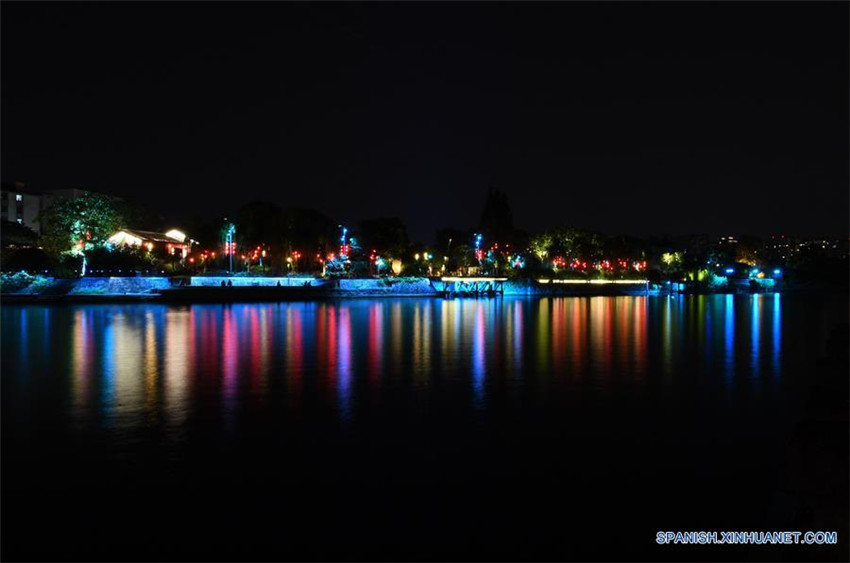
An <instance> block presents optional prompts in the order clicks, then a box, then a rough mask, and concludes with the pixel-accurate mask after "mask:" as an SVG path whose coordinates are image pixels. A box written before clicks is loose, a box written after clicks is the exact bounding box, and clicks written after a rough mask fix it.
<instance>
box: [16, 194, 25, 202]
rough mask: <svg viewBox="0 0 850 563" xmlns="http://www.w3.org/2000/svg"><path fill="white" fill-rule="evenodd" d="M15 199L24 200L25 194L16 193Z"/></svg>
mask: <svg viewBox="0 0 850 563" xmlns="http://www.w3.org/2000/svg"><path fill="white" fill-rule="evenodd" d="M15 201H24V196H22V195H21V194H15Z"/></svg>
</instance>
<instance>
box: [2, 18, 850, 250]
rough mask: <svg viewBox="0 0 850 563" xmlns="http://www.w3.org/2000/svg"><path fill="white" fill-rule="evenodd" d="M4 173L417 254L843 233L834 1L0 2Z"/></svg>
mask: <svg viewBox="0 0 850 563" xmlns="http://www.w3.org/2000/svg"><path fill="white" fill-rule="evenodd" d="M0 9H2V175H3V179H4V180H6V181H14V180H18V181H23V182H26V183H28V184H30V185H31V186H32V187H33V188H35V189H50V188H66V187H81V188H89V189H93V190H98V191H104V192H107V193H112V194H115V195H119V196H123V197H129V198H135V199H137V200H139V201H141V202H143V203H148V204H152V205H154V206H156V207H157V208H160V209H162V210H163V211H164V212H165V214H166V215H167V216H168V217H169V218H172V219H174V220H175V221H179V220H180V219H181V218H183V217H186V216H188V214H191V213H197V214H203V215H209V216H211V217H212V216H214V215H222V214H233V213H234V211H235V210H236V209H237V208H238V207H239V206H240V205H241V204H243V203H246V202H248V201H250V200H252V199H265V200H269V201H273V202H275V203H278V204H280V205H281V206H288V205H297V206H306V207H314V208H317V209H319V210H321V211H323V212H325V213H327V214H328V215H330V216H332V217H334V218H337V219H340V220H345V221H350V222H352V223H354V222H356V221H357V220H359V219H361V218H369V217H378V216H395V215H397V216H400V217H401V218H402V219H403V220H404V221H405V222H406V223H407V224H408V227H409V230H410V232H411V235H412V237H413V238H415V239H419V240H423V241H426V242H428V241H430V240H431V239H432V238H433V236H434V232H435V230H436V229H437V228H440V227H445V226H451V227H457V228H472V227H474V226H475V224H476V223H477V220H478V217H479V214H480V211H481V207H482V199H483V197H484V195H485V193H486V190H487V188H488V187H491V186H493V187H497V188H500V189H503V190H505V191H506V192H507V193H508V196H509V199H510V202H511V205H512V207H513V211H514V217H515V222H516V223H517V225H518V226H519V227H522V228H525V229H528V230H537V229H540V228H543V227H549V226H555V225H559V224H567V225H573V226H578V227H586V228H591V229H595V230H600V231H604V232H624V233H631V234H635V235H640V236H645V235H648V234H663V233H669V234H681V233H690V232H707V233H714V234H725V233H735V234H740V233H752V234H757V235H767V234H770V233H774V232H784V233H796V234H816V233H824V234H836V235H840V236H847V233H848V209H850V195H848V192H849V191H850V186H848V184H849V182H848V151H850V147H848V134H849V133H850V129H848V65H850V61H848V23H847V22H848V15H850V14H848V4H847V3H843V2H842V3H812V4H794V3H775V4H773V3H754V4H738V3H720V4H697V3H660V4H637V3H630V4H613V3H595V4H576V3H565V4H556V3H541V4H506V3H498V4H483V3H474V4H464V5H460V4H448V3H427V4H408V3H403V4H386V3H378V4H368V5H358V4H329V3H315V4H279V3H255V4H249V5H245V4H240V5H236V4H229V3H209V4H207V3H203V4H202V3H188V4H179V5H174V4H170V3H138V4H131V3H124V2H120V3H96V4H88V5H76V4H47V3H36V2H33V3H12V2H3V3H2V8H0Z"/></svg>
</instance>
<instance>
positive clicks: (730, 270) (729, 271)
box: [726, 268, 735, 274]
mask: <svg viewBox="0 0 850 563" xmlns="http://www.w3.org/2000/svg"><path fill="white" fill-rule="evenodd" d="M726 273H727V274H734V273H735V268H726Z"/></svg>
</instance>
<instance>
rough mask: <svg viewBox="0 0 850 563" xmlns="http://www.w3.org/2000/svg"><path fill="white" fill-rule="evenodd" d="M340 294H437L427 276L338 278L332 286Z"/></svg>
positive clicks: (408, 295) (421, 295) (418, 295)
mask: <svg viewBox="0 0 850 563" xmlns="http://www.w3.org/2000/svg"><path fill="white" fill-rule="evenodd" d="M332 287H333V292H334V293H335V294H337V295H340V296H346V295H348V296H377V295H394V296H398V297H413V296H416V297H429V296H430V297H433V296H436V295H438V294H437V291H436V290H435V289H434V288H433V287H431V282H430V280H428V278H412V279H411V278H406V279H403V280H395V279H393V278H381V279H340V280H337V282H336V285H335V286H332Z"/></svg>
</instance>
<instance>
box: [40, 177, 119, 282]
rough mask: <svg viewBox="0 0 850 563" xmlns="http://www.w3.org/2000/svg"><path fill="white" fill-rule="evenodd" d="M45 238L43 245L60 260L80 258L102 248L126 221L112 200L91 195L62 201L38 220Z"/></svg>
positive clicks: (43, 213) (42, 241)
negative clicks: (71, 257) (69, 257)
mask: <svg viewBox="0 0 850 563" xmlns="http://www.w3.org/2000/svg"><path fill="white" fill-rule="evenodd" d="M38 219H39V220H40V221H41V224H42V228H43V230H44V234H43V235H42V238H41V244H42V246H43V247H44V249H45V250H46V251H47V252H49V253H51V254H52V255H54V256H56V257H60V256H62V255H63V254H64V255H77V256H82V258H83V268H82V273H83V275H85V263H86V259H85V258H86V252H87V251H89V250H92V249H94V248H97V247H99V246H102V245H103V244H104V243H105V242H106V239H108V238H109V237H110V236H112V235H113V234H115V232H116V231H117V230H118V229H119V228H120V227H121V226H122V223H123V218H122V217H121V214H120V213H119V212H118V210H117V208H116V206H115V204H114V202H113V201H112V199H111V198H109V197H107V196H104V195H100V194H93V193H87V194H85V195H83V196H82V197H78V198H74V199H58V200H56V201H55V202H54V203H53V205H51V206H50V207H48V208H47V209H45V210H44V211H43V212H42V213H41V214H40V215H39V217H38Z"/></svg>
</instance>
